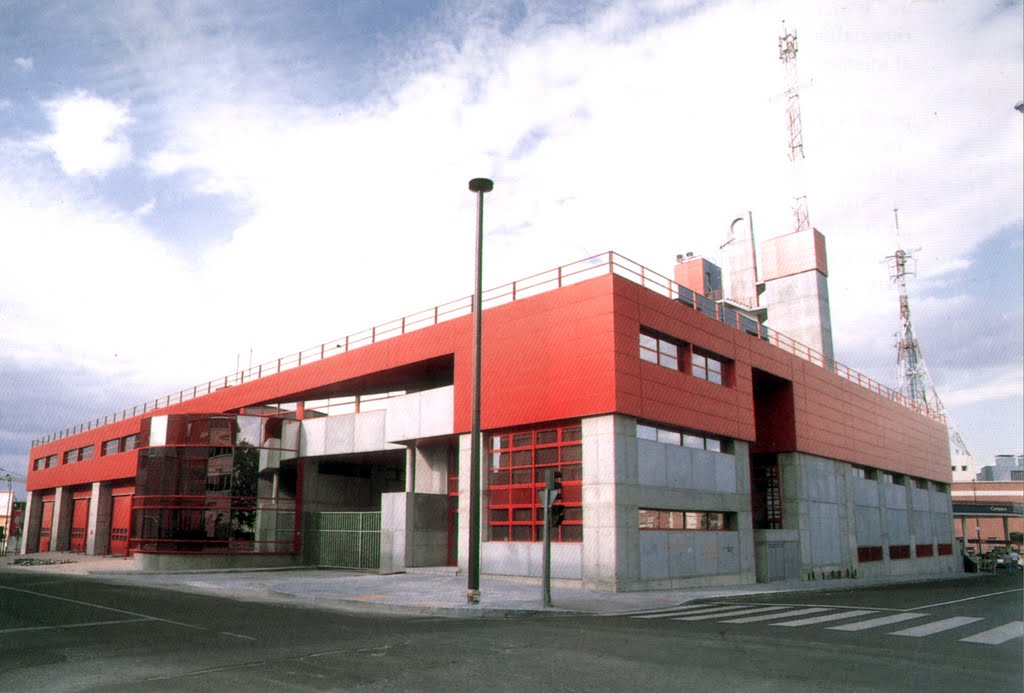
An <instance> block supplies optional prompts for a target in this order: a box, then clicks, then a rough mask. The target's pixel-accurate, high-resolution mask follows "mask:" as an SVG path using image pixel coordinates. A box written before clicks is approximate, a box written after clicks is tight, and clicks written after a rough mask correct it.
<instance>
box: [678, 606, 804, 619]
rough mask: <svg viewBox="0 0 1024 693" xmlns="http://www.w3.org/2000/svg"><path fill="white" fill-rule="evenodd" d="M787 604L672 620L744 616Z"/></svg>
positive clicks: (775, 609) (777, 608) (778, 608)
mask: <svg viewBox="0 0 1024 693" xmlns="http://www.w3.org/2000/svg"><path fill="white" fill-rule="evenodd" d="M789 608H791V607H788V606H757V607H754V608H753V609H744V610H742V611H732V612H730V613H728V614H701V615H700V616H683V617H680V618H674V619H672V620H673V621H705V620H709V619H712V618H718V617H720V616H729V617H730V618H731V617H733V616H745V615H747V614H763V613H766V612H768V611H780V610H782V609H789Z"/></svg>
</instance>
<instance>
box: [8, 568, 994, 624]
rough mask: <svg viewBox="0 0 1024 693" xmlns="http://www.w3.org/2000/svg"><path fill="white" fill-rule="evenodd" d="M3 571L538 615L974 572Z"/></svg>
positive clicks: (424, 609) (393, 607) (453, 611)
mask: <svg viewBox="0 0 1024 693" xmlns="http://www.w3.org/2000/svg"><path fill="white" fill-rule="evenodd" d="M26 558H28V559H34V561H40V562H43V561H47V562H49V563H40V564H35V565H31V564H24V563H23V564H20V565H19V564H17V563H15V561H19V562H24V559H26ZM0 571H2V572H12V573H14V572H17V573H21V572H31V573H35V574H39V575H46V574H50V575H55V574H56V575H80V576H93V577H102V578H103V579H104V580H109V581H113V582H118V583H123V584H132V585H144V586H147V587H160V588H165V589H175V590H182V591H187V592H193V593H203V594H210V595H216V596H222V597H228V598H232V599H242V600H247V601H261V602H272V603H281V604H292V605H296V606H310V607H315V608H326V609H337V610H342V611H348V612H359V613H378V614H380V613H385V614H405V615H434V616H451V617H461V618H472V617H512V616H524V615H529V614H536V613H546V614H552V615H554V614H571V613H589V614H616V613H624V612H631V611H644V610H649V609H663V608H666V607H671V606H677V605H679V604H685V603H687V602H692V601H697V600H701V599H715V598H723V597H736V596H743V595H756V594H767V593H778V592H803V591H806V592H813V591H822V590H830V591H834V590H840V589H850V588H857V587H869V586H873V585H880V584H893V583H898V582H921V581H926V580H933V579H936V578H975V579H977V578H978V577H979V576H978V575H968V574H963V573H958V574H953V575H948V576H934V575H932V576H918V575H915V576H907V577H899V578H859V579H837V580H823V581H815V582H807V581H790V582H774V583H759V584H753V585H739V586H735V587H693V588H688V589H678V590H659V591H653V592H590V591H585V590H581V589H578V588H575V587H567V586H563V585H560V584H558V583H557V582H556V583H555V584H553V585H552V587H551V597H552V602H553V603H554V608H551V609H545V608H543V605H542V597H541V588H540V585H539V584H535V583H528V582H523V581H520V580H517V579H514V578H499V577H491V576H486V575H485V576H482V577H481V578H480V592H481V596H480V603H479V604H477V605H470V604H467V603H466V576H465V575H463V574H459V573H457V572H456V571H455V569H454V568H419V569H411V570H410V571H409V572H406V573H399V574H395V575H378V574H375V573H365V572H357V571H347V570H318V569H313V568H294V569H285V570H240V571H199V572H167V573H143V572H141V571H139V570H138V569H137V568H136V566H135V562H134V561H133V560H131V559H123V558H117V557H113V556H83V555H81V554H70V553H47V554H32V555H29V556H24V557H23V556H6V557H3V558H0ZM981 577H984V575H981Z"/></svg>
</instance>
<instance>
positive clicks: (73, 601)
mask: <svg viewBox="0 0 1024 693" xmlns="http://www.w3.org/2000/svg"><path fill="white" fill-rule="evenodd" d="M0 590H9V591H11V592H21V593H23V594H31V595H33V596H36V597H46V598H47V599H56V600H57V601H59V602H68V603H70V604H78V605H80V606H91V607H92V608H94V609H104V610H106V611H114V612H116V613H119V614H127V615H128V616H138V617H139V618H144V619H146V620H149V621H161V622H163V623H170V624H171V625H175V626H183V627H185V628H195V629H196V630H206V628H203V627H202V626H193V625H191V624H189V623H181V622H179V621H171V620H169V619H166V618H160V617H159V616H149V615H148V614H140V613H137V612H135V611H125V610H124V609H115V608H114V607H112V606H103V605H102V604H90V603H89V602H81V601H78V600H77V599H68V598H67V597H57V596H54V595H52V594H45V593H43V592H33V591H32V590H23V589H19V588H17V587H6V586H5V585H0Z"/></svg>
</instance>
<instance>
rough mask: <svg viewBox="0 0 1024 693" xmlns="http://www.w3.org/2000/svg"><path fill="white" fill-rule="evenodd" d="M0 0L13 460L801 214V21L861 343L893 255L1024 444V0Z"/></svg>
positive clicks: (892, 308) (956, 413) (958, 364)
mask: <svg viewBox="0 0 1024 693" xmlns="http://www.w3.org/2000/svg"><path fill="white" fill-rule="evenodd" d="M479 5H481V3H476V2H457V1H453V2H448V1H444V0H437V1H434V2H427V1H419V0H417V1H413V0H408V1H401V2H398V1H395V2H369V1H366V2H357V1H347V2H298V1H296V2H287V3H281V2H260V1H258V0H249V1H246V2H199V1H194V2H144V1H142V0H139V1H136V2H132V3H95V2H74V1H71V2H63V3H36V2H27V1H24V2H23V1H20V0H0V210H2V212H3V215H2V218H3V222H2V225H0V234H2V237H3V240H4V251H3V253H2V254H0V467H2V468H4V469H8V470H12V471H15V472H16V473H18V472H20V473H23V472H24V469H25V468H26V464H27V457H28V448H29V444H30V441H31V440H32V439H33V438H34V437H37V436H41V435H45V434H47V433H50V432H53V431H55V430H59V429H62V428H65V427H67V426H71V425H75V424H77V423H81V422H83V421H85V420H88V419H92V418H95V417H97V416H103V415H105V414H109V413H112V412H113V411H115V410H120V409H122V408H123V407H125V406H131V405H132V404H136V403H140V402H142V401H144V400H149V399H154V398H156V397H157V396H161V395H164V394H167V393H168V392H172V391H173V392H176V391H178V390H179V389H181V388H183V387H190V386H192V385H194V384H196V383H199V382H205V381H206V380H209V379H211V378H215V377H219V376H223V375H224V374H226V373H229V372H233V371H234V369H235V366H236V363H238V362H239V361H241V363H242V364H243V365H246V364H247V363H248V360H249V354H250V351H251V353H252V358H253V362H254V363H259V362H263V361H267V360H270V359H273V358H276V357H278V356H281V355H284V354H288V353H292V352H295V351H298V350H300V349H303V348H306V347H308V346H312V345H314V344H319V343H321V342H324V341H327V340H331V339H334V338H336V337H338V336H341V335H345V334H350V333H354V332H358V331H360V330H362V329H364V328H367V327H369V326H371V325H375V324H379V323H382V322H385V321H388V320H390V319H392V318H396V317H399V316H402V315H407V314H410V313H414V312H416V311H418V310H421V309H425V308H428V307H430V306H432V305H435V304H439V303H443V302H446V301H449V300H452V299H455V298H459V297H461V296H464V295H467V294H469V293H470V292H471V290H472V233H473V224H474V210H473V198H472V196H471V195H470V194H469V193H468V191H467V190H466V181H467V180H468V179H469V178H472V177H476V176H488V177H491V178H493V179H494V180H495V190H494V192H493V193H491V194H490V195H489V197H488V203H487V204H488V212H487V226H488V234H487V240H486V244H487V245H486V260H485V284H486V285H490V286H493V285H498V284H500V283H504V282H506V281H510V280H513V279H516V278H520V277H525V276H528V275H531V274H533V273H535V272H538V271H542V270H545V269H549V268H552V267H555V266H557V265H560V264H566V263H569V262H572V261H574V260H577V259H581V258H583V257H586V256H588V255H591V254H595V253H599V252H603V251H606V250H615V251H617V252H619V253H621V254H623V255H625V256H626V257H629V258H631V259H633V260H635V261H637V262H640V263H641V264H644V265H646V266H647V267H649V268H651V269H654V270H657V271H660V272H662V273H664V274H666V275H670V274H671V271H672V264H673V260H674V258H675V256H676V254H678V253H682V252H686V251H692V252H696V253H700V254H704V255H706V256H708V257H710V258H712V259H717V256H718V252H719V251H718V248H719V246H720V245H721V244H722V242H724V238H725V234H726V232H727V230H728V225H729V223H730V222H731V220H732V219H734V218H735V217H736V216H737V215H739V214H743V213H745V212H746V211H748V210H749V211H751V212H753V216H754V223H755V229H756V231H757V233H758V235H759V237H760V238H762V239H763V238H769V237H772V236H776V235H779V234H782V233H784V232H786V231H788V230H789V227H790V214H791V213H790V197H791V195H790V190H789V189H788V187H787V186H788V184H787V181H788V179H789V176H788V161H787V159H786V142H787V140H786V131H785V125H784V120H783V118H784V102H783V100H782V99H780V98H779V94H780V93H781V92H782V91H783V88H784V85H783V72H782V67H781V64H780V62H779V60H778V47H777V42H778V35H779V33H780V29H781V22H782V20H786V22H787V26H788V27H791V28H795V29H796V30H797V31H798V34H799V40H800V52H799V56H798V64H799V71H800V76H801V81H802V82H803V83H804V85H805V86H804V87H803V89H802V92H801V104H802V112H803V129H804V149H805V152H806V155H807V159H806V162H805V169H806V175H807V177H806V180H807V191H806V192H807V195H808V207H809V210H810V218H811V222H812V224H813V225H814V226H816V227H817V228H819V229H820V230H821V231H822V232H823V233H824V234H825V235H826V238H827V241H828V252H829V265H830V276H829V289H830V294H831V299H832V319H833V328H834V342H835V350H836V356H837V358H838V360H840V361H841V362H843V363H845V364H847V365H849V366H850V367H852V368H856V369H859V370H861V371H863V372H865V373H867V374H868V375H870V376H872V377H875V378H877V379H879V380H881V381H882V382H884V383H893V382H894V381H895V370H896V368H895V353H896V352H895V337H894V335H895V333H896V331H897V329H898V326H899V325H898V316H899V311H898V304H897V297H896V291H895V288H894V287H893V285H892V283H891V282H890V280H889V277H888V269H887V267H886V264H885V258H886V256H888V255H891V254H892V253H893V251H894V250H895V244H896V235H895V229H894V225H893V214H892V210H893V208H894V207H899V209H900V225H901V234H902V239H903V244H904V246H905V247H907V248H919V249H920V250H918V251H917V252H916V258H917V260H918V263H917V275H916V277H915V278H914V279H913V280H912V281H911V283H910V292H911V306H912V310H913V315H914V320H915V326H916V327H917V330H918V337H919V338H920V341H921V343H922V346H923V349H924V353H925V358H926V362H927V364H928V366H929V368H930V370H931V375H932V378H933V379H934V381H935V383H936V385H937V387H938V389H939V393H940V395H941V397H942V399H943V401H944V402H945V404H946V405H947V408H948V409H949V411H950V413H951V415H952V417H953V420H954V421H955V422H956V424H957V425H958V427H959V428H960V430H961V433H962V435H963V437H964V439H965V441H966V442H967V445H968V446H969V447H970V448H971V450H972V452H973V453H974V454H975V456H976V458H978V460H979V461H980V462H982V463H987V462H989V461H990V460H991V458H992V456H993V455H995V454H998V453H1015V452H1021V450H1022V448H1024V442H1022V438H1024V433H1022V424H1021V422H1022V420H1024V361H1022V358H1024V357H1022V353H1024V337H1022V330H1021V325H1022V323H1024V298H1022V295H1024V280H1022V276H1021V267H1022V264H1024V262H1022V257H1024V250H1022V247H1021V238H1022V223H1024V222H1022V219H1024V209H1022V207H1024V202H1022V200H1024V180H1022V175H1024V174H1022V171H1024V116H1022V115H1021V114H1020V113H1017V112H1016V111H1015V110H1014V108H1013V106H1014V104H1016V103H1017V102H1018V101H1020V100H1021V99H1022V98H1024V68H1022V62H1024V61H1022V54H1024V38H1022V31H1024V30H1022V26H1024V10H1022V5H1021V4H1020V3H1019V2H1003V3H999V2H974V3H960V2H929V3H919V2H909V1H908V2H898V1H897V2H891V3H868V2H863V3H820V2H797V3H790V2H750V1H742V0H741V1H735V2H720V3H719V2H673V1H671V0H651V1H649V2H641V1H636V0H634V1H628V2H627V1H623V2H615V1H612V0H608V1H604V2H585V3H572V2H556V1H553V0H552V1H548V2H543V1H536V2H534V1H525V0H524V1H515V2H513V1H509V2H492V3H486V7H485V8H481V7H480V6H479Z"/></svg>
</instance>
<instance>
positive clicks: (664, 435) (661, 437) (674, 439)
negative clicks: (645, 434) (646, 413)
mask: <svg viewBox="0 0 1024 693" xmlns="http://www.w3.org/2000/svg"><path fill="white" fill-rule="evenodd" d="M658 442H659V443H666V444H668V445H679V433H678V432H677V431H666V430H664V429H661V428H659V429H658Z"/></svg>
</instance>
